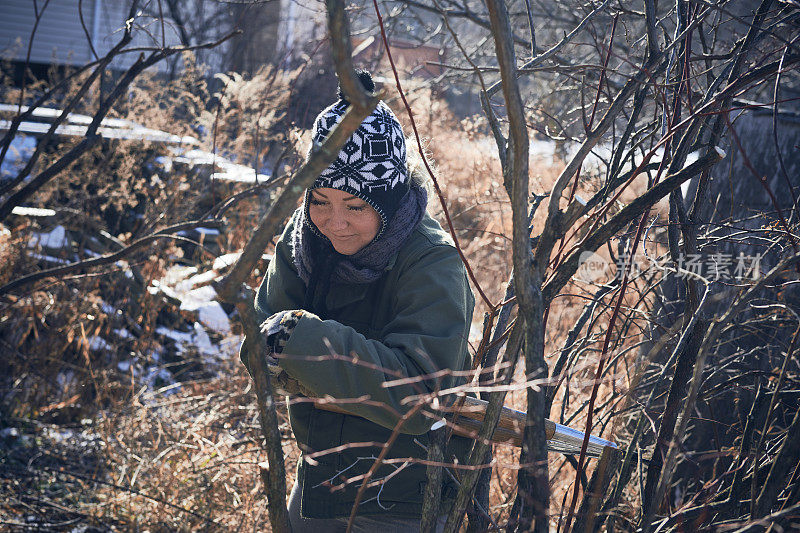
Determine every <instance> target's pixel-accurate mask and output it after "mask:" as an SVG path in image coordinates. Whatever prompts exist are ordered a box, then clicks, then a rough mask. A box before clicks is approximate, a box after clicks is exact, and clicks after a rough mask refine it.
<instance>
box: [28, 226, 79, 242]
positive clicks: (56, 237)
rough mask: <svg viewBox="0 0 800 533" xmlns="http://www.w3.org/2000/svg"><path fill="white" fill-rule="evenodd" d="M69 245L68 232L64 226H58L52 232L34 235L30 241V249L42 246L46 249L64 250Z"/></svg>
mask: <svg viewBox="0 0 800 533" xmlns="http://www.w3.org/2000/svg"><path fill="white" fill-rule="evenodd" d="M68 245H69V239H67V230H65V229H64V226H61V225H59V226H56V227H55V228H53V229H52V230H50V231H47V232H40V233H34V234H33V236H32V237H31V238H30V240H29V241H28V248H36V247H37V246H42V247H45V248H64V247H65V246H68Z"/></svg>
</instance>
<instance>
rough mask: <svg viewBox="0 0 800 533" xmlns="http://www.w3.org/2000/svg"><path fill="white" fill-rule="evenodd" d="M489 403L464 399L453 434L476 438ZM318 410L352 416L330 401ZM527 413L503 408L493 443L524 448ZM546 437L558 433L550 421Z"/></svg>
mask: <svg viewBox="0 0 800 533" xmlns="http://www.w3.org/2000/svg"><path fill="white" fill-rule="evenodd" d="M488 405H489V402H487V401H484V400H481V399H479V398H473V397H471V396H467V397H466V398H465V399H464V404H463V405H462V406H461V408H460V409H459V410H458V412H457V413H451V414H449V415H448V416H447V418H448V419H449V420H450V421H452V422H453V424H454V425H453V433H455V434H456V435H461V436H462V437H468V438H473V439H474V438H475V436H476V434H477V432H478V430H480V428H481V425H482V424H483V417H484V416H485V415H486V407H487V406H488ZM314 406H315V407H316V408H317V409H322V410H323V411H330V412H333V413H340V414H346V415H352V414H353V413H350V412H348V411H347V409H344V408H343V407H341V406H340V405H338V404H335V403H330V402H328V401H318V402H314ZM525 417H526V415H525V413H524V412H522V411H517V410H516V409H510V408H508V407H503V410H502V411H501V412H500V420H499V421H498V423H497V429H496V430H495V432H494V436H493V437H492V442H494V443H497V444H512V445H514V446H522V435H523V430H524V428H525ZM544 423H545V435H546V437H547V439H548V440H550V439H552V438H553V435H554V434H555V431H556V425H555V423H553V422H552V421H550V420H545V421H544Z"/></svg>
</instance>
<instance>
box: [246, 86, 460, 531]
mask: <svg viewBox="0 0 800 533" xmlns="http://www.w3.org/2000/svg"><path fill="white" fill-rule="evenodd" d="M359 76H360V77H361V79H362V83H363V84H364V86H365V88H366V89H367V90H369V91H373V90H374V85H373V84H372V80H371V78H370V77H369V75H368V74H366V73H360V74H359ZM339 96H340V99H339V101H337V102H336V103H334V104H333V105H331V106H330V107H328V108H327V109H325V110H324V111H323V112H322V113H320V115H319V116H318V117H317V119H316V121H315V123H314V136H313V142H314V143H320V142H322V140H324V139H325V137H326V136H327V135H328V133H329V132H330V130H331V129H332V128H333V126H334V125H335V124H336V123H337V122H338V121H339V120H340V119H341V117H342V115H343V114H344V112H345V110H346V108H347V106H348V105H349V104H348V102H347V101H346V100H345V99H344V97H343V96H342V94H341V91H340V93H339ZM420 175H421V174H419V173H417V172H412V171H409V170H408V167H407V161H406V147H405V138H404V136H403V131H402V128H401V126H400V124H399V122H398V121H397V119H396V118H395V116H394V114H393V113H392V112H391V110H389V108H388V107H387V106H386V105H385V104H384V103H383V102H381V103H380V104H379V105H378V107H377V108H376V109H375V111H374V112H373V113H372V114H371V115H370V116H369V117H367V118H366V119H365V120H364V122H363V123H362V124H361V126H360V127H359V128H358V130H357V131H356V132H355V133H354V134H353V135H352V137H351V138H350V139H349V140H348V142H347V143H346V144H345V146H344V147H343V148H342V150H341V152H340V154H339V156H338V159H337V160H336V161H335V162H334V163H333V164H332V165H331V166H330V167H328V168H327V169H326V170H325V171H324V172H323V173H322V174H321V175H320V177H319V178H318V179H317V180H316V182H315V183H314V184H313V186H312V187H311V188H310V189H308V190H307V191H306V194H305V198H304V201H303V204H302V206H301V207H300V208H298V210H297V211H296V212H295V213H294V215H293V216H292V218H291V220H290V222H289V224H288V225H287V226H286V229H285V230H284V232H283V234H282V235H281V237H280V239H279V241H278V243H277V245H276V248H275V255H274V259H273V261H271V263H270V265H269V268H268V270H267V273H266V276H265V277H264V280H263V282H262V283H261V286H260V287H259V290H258V294H257V296H256V302H255V306H256V311H257V312H258V313H259V316H260V319H261V320H263V321H264V322H263V324H262V331H263V332H264V334H265V335H266V344H267V346H268V349H269V350H270V351H271V352H272V353H270V354H268V357H270V358H272V357H274V358H275V359H276V360H277V364H278V365H280V366H281V367H282V368H283V370H285V371H286V373H287V374H289V376H291V377H292V378H294V379H296V380H297V381H299V382H300V383H301V384H302V385H303V386H304V387H305V388H306V389H307V390H310V391H311V392H313V393H314V395H315V396H318V397H323V396H331V397H333V398H337V399H356V398H357V399H358V401H353V402H343V403H340V404H339V406H340V407H342V408H344V409H345V410H347V411H348V412H349V413H351V414H349V415H348V414H340V413H335V412H330V411H327V410H321V409H317V408H315V407H314V406H313V405H312V404H311V403H310V402H308V401H303V398H299V399H298V398H295V399H293V401H292V402H290V406H289V417H290V421H291V426H292V430H293V432H294V435H295V438H296V439H297V443H298V445H299V446H300V448H301V450H302V452H303V453H304V458H301V460H300V462H299V466H298V471H297V478H296V481H295V485H294V488H293V490H292V494H291V496H290V499H289V514H290V517H291V521H292V524H291V525H292V528H293V529H294V531H295V532H302V531H310V530H314V531H315V532H316V533H320V532H322V531H337V530H344V527H345V525H346V524H347V517H348V516H349V515H350V511H351V509H352V506H353V504H354V502H355V499H356V493H357V492H358V488H359V486H360V485H361V478H359V477H358V476H361V475H362V474H364V473H366V472H367V471H368V470H369V468H370V466H371V465H372V463H373V460H374V458H375V457H377V456H378V454H379V453H380V451H381V447H380V444H382V443H385V442H387V441H388V440H389V438H390V435H391V434H392V430H393V429H394V428H395V427H396V426H397V425H398V423H401V424H402V425H401V427H400V431H401V435H400V436H399V437H398V438H397V440H396V441H395V443H394V444H393V446H392V447H391V450H390V451H389V453H388V455H387V457H386V459H387V461H386V463H385V464H384V465H383V466H381V468H380V469H378V470H377V471H376V472H375V474H374V476H373V478H372V479H373V480H374V481H382V482H381V483H378V484H377V485H376V486H374V487H372V488H370V489H368V490H367V491H366V492H365V493H364V495H363V497H362V499H361V504H360V506H359V508H358V515H357V519H356V525H358V526H359V527H360V528H361V530H365V531H370V530H375V529H381V530H386V529H387V526H389V525H390V524H394V526H395V527H396V528H397V529H396V530H398V531H413V530H416V529H418V527H419V517H420V513H421V500H422V495H423V492H424V485H425V480H426V475H425V467H424V466H423V465H420V464H418V463H417V462H414V461H413V458H424V457H425V455H426V453H425V449H424V448H423V446H426V445H427V437H426V433H427V432H428V430H429V429H430V427H431V424H432V423H433V422H434V420H433V419H432V418H431V417H430V416H426V415H425V414H424V413H422V412H421V411H422V410H418V411H417V412H415V413H414V414H412V415H411V416H407V417H405V418H406V419H405V420H402V421H401V418H402V417H403V415H404V414H406V413H408V412H409V411H410V410H411V409H412V407H413V402H410V403H409V402H405V403H404V402H403V399H404V398H407V397H409V396H414V395H419V394H427V393H430V392H432V391H434V390H436V388H437V387H438V388H439V390H442V389H446V388H448V387H451V386H453V385H454V384H456V380H455V379H454V378H452V377H449V376H445V377H439V378H435V377H431V376H432V375H433V374H435V373H436V372H438V371H440V370H443V369H452V370H463V369H464V368H468V367H469V365H468V361H469V355H468V351H467V335H468V332H469V326H470V321H471V319H472V311H473V305H474V298H473V295H472V292H471V291H470V289H469V285H468V282H467V277H466V273H465V269H464V266H463V264H462V263H461V260H460V258H459V256H458V253H457V251H456V249H455V247H454V246H453V244H452V241H451V239H450V237H449V235H448V234H447V233H445V232H444V231H443V230H442V228H441V227H440V226H439V224H438V223H437V222H436V221H434V220H433V219H432V218H431V217H430V216H429V215H428V214H427V213H426V205H427V194H426V192H425V189H424V188H423V187H422V186H421V183H420V182H421V179H420ZM334 354H335V355H334ZM419 376H428V377H423V378H420V379H417V380H408V381H413V382H411V383H405V384H402V385H397V386H385V384H386V383H387V382H390V381H393V380H397V379H398V378H399V377H409V378H414V377H419ZM437 379H438V381H437ZM353 443H361V444H355V445H353ZM365 443H370V444H369V445H368V444H365ZM469 444H470V442H469V441H467V440H466V439H463V438H461V437H453V438H452V439H451V444H450V450H449V451H448V454H449V455H448V457H450V458H451V459H452V457H453V455H454V454H455V455H456V456H457V457H459V460H460V461H462V462H463V460H464V456H465V454H466V451H467V450H468V448H469ZM331 449H336V451H335V452H331V453H327V454H322V455H316V456H314V458H313V459H310V460H305V456H307V455H308V454H309V453H314V452H321V451H324V450H331ZM398 458H410V459H411V460H409V461H402V460H401V461H396V460H394V459H398ZM352 478H356V479H357V480H356V481H350V482H348V480H352ZM451 483H452V482H450V481H449V480H448V481H447V484H446V486H445V489H444V491H443V498H444V500H443V501H444V502H445V504H446V502H447V501H448V500H449V499H452V497H453V495H454V493H455V487H453V486H452V485H451ZM389 530H392V529H389Z"/></svg>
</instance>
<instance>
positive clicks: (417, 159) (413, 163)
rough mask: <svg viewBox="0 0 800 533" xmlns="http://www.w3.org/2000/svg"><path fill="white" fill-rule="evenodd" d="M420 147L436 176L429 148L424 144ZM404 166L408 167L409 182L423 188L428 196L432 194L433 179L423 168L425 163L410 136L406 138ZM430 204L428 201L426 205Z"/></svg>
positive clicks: (434, 164)
mask: <svg viewBox="0 0 800 533" xmlns="http://www.w3.org/2000/svg"><path fill="white" fill-rule="evenodd" d="M422 148H423V150H425V159H426V160H427V161H428V165H430V167H431V170H433V173H434V175H437V177H438V172H437V169H436V163H435V162H434V160H433V158H432V157H431V153H430V150H428V149H427V147H426V146H423V147H422ZM406 168H407V169H408V176H409V177H410V178H411V183H412V184H414V185H417V186H419V187H421V188H422V189H424V190H425V192H427V193H428V197H429V198H430V197H431V195H432V194H433V181H432V180H431V176H430V174H429V173H428V169H427V168H425V164H424V163H423V162H422V156H421V155H420V153H419V149H418V148H417V143H416V141H415V140H413V139H411V138H406ZM430 204H431V202H428V206H430Z"/></svg>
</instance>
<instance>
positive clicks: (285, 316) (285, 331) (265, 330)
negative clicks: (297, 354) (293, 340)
mask: <svg viewBox="0 0 800 533" xmlns="http://www.w3.org/2000/svg"><path fill="white" fill-rule="evenodd" d="M304 314H305V311H303V310H301V309H295V310H292V311H279V312H277V313H275V314H274V315H272V316H271V317H269V318H268V319H266V320H265V321H264V322H262V323H261V333H262V334H264V336H265V337H264V343H265V345H266V346H267V348H268V350H269V352H270V353H269V355H268V357H271V355H272V353H276V354H279V353H282V352H283V348H284V347H285V346H286V342H287V341H288V340H289V337H291V336H292V331H294V328H295V326H297V323H298V322H300V319H301V318H303V315H304ZM267 363H269V364H277V360H275V358H274V357H272V362H270V361H269V359H268V360H267Z"/></svg>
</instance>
